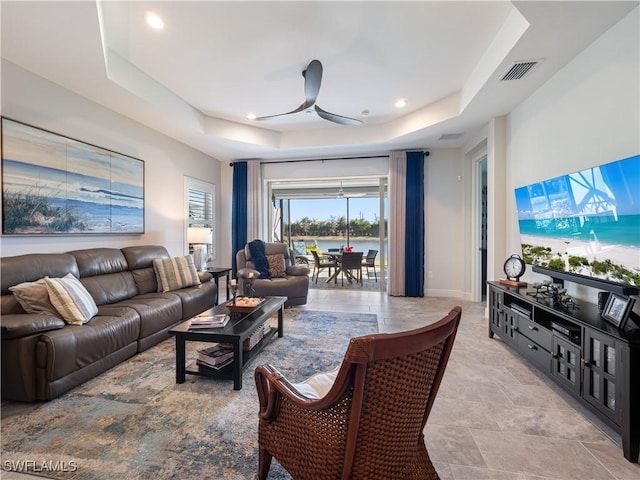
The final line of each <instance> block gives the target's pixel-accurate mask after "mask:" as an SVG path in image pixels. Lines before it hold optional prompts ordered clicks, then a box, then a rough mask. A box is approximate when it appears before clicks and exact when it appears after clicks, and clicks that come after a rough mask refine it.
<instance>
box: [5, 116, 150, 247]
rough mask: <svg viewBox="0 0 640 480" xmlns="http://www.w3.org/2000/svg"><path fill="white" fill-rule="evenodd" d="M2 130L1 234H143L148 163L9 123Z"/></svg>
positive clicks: (14, 121) (52, 133)
mask: <svg viewBox="0 0 640 480" xmlns="http://www.w3.org/2000/svg"><path fill="white" fill-rule="evenodd" d="M1 123H2V125H1V127H2V144H1V147H2V150H1V152H2V155H1V158H2V235H3V236H19V235H29V236H34V235H36V236H45V235H46V236H60V235H111V234H116V235H133V234H143V233H144V231H145V221H144V220H145V211H144V210H145V209H144V193H145V188H144V177H145V175H144V170H145V166H144V161H143V160H140V159H138V158H135V157H131V156H129V155H125V154H122V153H118V152H115V151H113V150H109V149H106V148H102V147H98V146H96V145H92V144H89V143H86V142H82V141H80V140H76V139H73V138H71V137H67V136H64V135H60V134H58V133H55V132H51V131H48V130H44V129H41V128H38V127H34V126H32V125H28V124H26V123H22V122H19V121H17V120H13V119H10V118H6V117H2V118H1Z"/></svg>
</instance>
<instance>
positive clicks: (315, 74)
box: [256, 60, 362, 125]
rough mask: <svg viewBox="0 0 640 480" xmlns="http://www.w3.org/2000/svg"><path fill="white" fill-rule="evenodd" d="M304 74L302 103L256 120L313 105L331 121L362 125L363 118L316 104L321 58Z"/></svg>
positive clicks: (320, 115) (320, 75)
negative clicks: (341, 113) (343, 114)
mask: <svg viewBox="0 0 640 480" xmlns="http://www.w3.org/2000/svg"><path fill="white" fill-rule="evenodd" d="M302 76H303V77H304V96H305V100H304V103H302V105H300V106H299V107H298V108H296V109H295V110H291V111H290V112H286V113H279V114H277V115H268V116H266V117H258V118H256V120H268V119H270V118H275V117H282V116H283V115H291V114H292V113H298V112H302V111H303V110H306V109H308V108H311V107H313V108H314V110H315V111H316V113H317V114H318V116H319V117H320V118H323V119H325V120H329V121H330V122H334V123H339V124H340V125H362V120H358V119H356V118H350V117H345V116H342V115H337V114H335V113H331V112H327V111H326V110H323V109H322V108H320V107H319V106H318V105H316V99H317V98H318V92H319V91H320V84H321V82H322V63H320V60H311V62H310V63H309V65H307V68H306V69H305V70H303V71H302Z"/></svg>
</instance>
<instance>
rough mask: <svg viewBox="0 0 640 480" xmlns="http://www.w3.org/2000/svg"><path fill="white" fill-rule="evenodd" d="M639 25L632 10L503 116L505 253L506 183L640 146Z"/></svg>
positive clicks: (511, 243)
mask: <svg viewBox="0 0 640 480" xmlns="http://www.w3.org/2000/svg"><path fill="white" fill-rule="evenodd" d="M639 26H640V8H636V9H635V10H633V11H632V12H631V13H630V14H629V15H627V17H625V18H624V19H622V20H621V21H620V22H618V24H616V25H614V26H613V27H612V28H611V29H610V30H609V31H608V32H606V33H605V34H604V35H603V36H602V37H600V38H599V39H598V40H596V41H595V42H594V43H593V44H591V45H590V46H589V47H587V48H586V49H585V50H584V51H583V52H582V53H580V54H579V55H578V56H577V57H576V58H575V59H574V60H573V61H571V62H570V63H569V64H568V65H567V66H565V67H564V68H563V69H562V70H561V71H559V72H558V73H557V74H556V75H555V76H554V77H553V78H551V79H550V80H549V81H548V82H547V83H545V84H544V85H543V86H542V87H541V88H539V89H538V90H537V91H536V92H535V93H534V94H533V95H531V97H529V98H528V99H527V100H526V101H525V102H523V103H522V104H521V105H520V106H518V107H517V108H516V109H514V110H513V112H511V114H510V115H509V116H508V121H507V144H508V153H507V167H508V172H507V180H506V182H507V191H508V192H510V193H511V194H510V195H508V196H507V201H508V205H507V210H506V211H507V212H508V215H509V218H508V219H507V220H508V221H507V247H508V251H511V252H519V251H520V240H519V235H518V226H517V217H516V210H515V205H514V203H515V202H514V198H513V189H514V188H516V187H520V186H522V185H526V184H529V183H532V182H536V181H539V180H543V179H546V178H551V177H555V176H558V175H562V174H566V173H571V172H574V171H577V170H581V169H585V168H589V167H592V166H595V165H599V164H603V163H607V162H611V161H614V160H618V159H621V158H626V157H629V156H632V155H637V154H638V153H639V152H640V88H639V87H638V86H639V85H640V61H639V59H640V33H639ZM504 253H505V255H506V254H507V253H508V252H504ZM540 278H546V277H543V276H539V275H537V274H533V273H531V274H528V275H527V277H525V280H529V281H532V280H538V279H540ZM567 287H568V288H571V289H572V290H570V293H571V294H573V295H576V296H578V297H581V298H587V299H590V300H592V299H593V296H594V295H595V291H594V290H593V289H587V288H586V287H578V286H575V285H570V284H567Z"/></svg>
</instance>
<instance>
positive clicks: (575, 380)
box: [551, 335, 582, 396]
mask: <svg viewBox="0 0 640 480" xmlns="http://www.w3.org/2000/svg"><path fill="white" fill-rule="evenodd" d="M551 357H552V360H551V374H552V375H553V378H555V379H556V381H557V382H558V383H560V384H562V386H564V387H565V388H566V389H568V390H570V391H572V392H573V393H575V394H576V395H578V396H579V395H580V387H581V386H582V383H581V379H582V375H581V373H582V371H581V369H580V360H581V358H582V355H581V351H580V347H579V346H577V345H574V344H573V343H571V342H569V341H567V340H565V339H563V338H560V337H557V336H555V335H554V337H553V353H552V355H551Z"/></svg>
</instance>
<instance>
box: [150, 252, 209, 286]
mask: <svg viewBox="0 0 640 480" xmlns="http://www.w3.org/2000/svg"><path fill="white" fill-rule="evenodd" d="M153 269H154V270H155V272H156V279H157V280H158V291H160V292H170V291H171V290H179V289H180V288H184V287H191V286H193V285H199V284H200V277H198V272H197V271H196V266H195V265H194V263H193V258H192V257H191V255H187V256H184V257H172V258H162V259H160V258H157V259H155V260H154V261H153Z"/></svg>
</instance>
